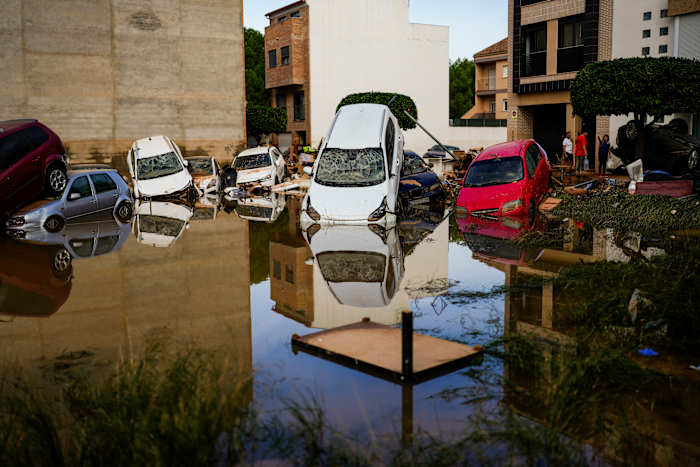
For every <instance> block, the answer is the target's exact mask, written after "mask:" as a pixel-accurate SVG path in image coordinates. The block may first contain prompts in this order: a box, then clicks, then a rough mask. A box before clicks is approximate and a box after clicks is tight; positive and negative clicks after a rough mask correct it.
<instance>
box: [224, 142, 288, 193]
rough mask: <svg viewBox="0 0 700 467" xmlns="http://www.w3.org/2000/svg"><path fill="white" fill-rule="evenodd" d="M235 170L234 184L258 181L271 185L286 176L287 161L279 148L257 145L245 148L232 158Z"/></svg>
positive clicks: (241, 184) (261, 183)
mask: <svg viewBox="0 0 700 467" xmlns="http://www.w3.org/2000/svg"><path fill="white" fill-rule="evenodd" d="M232 167H233V169H234V170H236V186H243V185H251V184H254V183H259V184H260V185H262V186H273V185H277V184H278V183H280V182H282V181H283V180H284V179H285V178H286V176H287V163H286V162H285V160H284V156H282V153H281V152H280V150H279V149H277V148H276V147H274V146H259V147H257V148H252V149H246V150H245V151H243V152H241V153H240V154H238V155H237V156H236V158H235V159H234V160H233V165H232Z"/></svg>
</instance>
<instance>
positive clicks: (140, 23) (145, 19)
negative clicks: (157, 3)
mask: <svg viewBox="0 0 700 467" xmlns="http://www.w3.org/2000/svg"><path fill="white" fill-rule="evenodd" d="M129 24H130V25H132V26H133V27H135V28H136V29H141V30H143V31H156V30H158V29H160V28H161V26H162V25H163V24H162V23H161V21H160V18H158V17H157V16H156V14H155V13H153V12H152V11H144V10H142V11H137V12H136V13H134V14H133V15H131V16H130V17H129Z"/></svg>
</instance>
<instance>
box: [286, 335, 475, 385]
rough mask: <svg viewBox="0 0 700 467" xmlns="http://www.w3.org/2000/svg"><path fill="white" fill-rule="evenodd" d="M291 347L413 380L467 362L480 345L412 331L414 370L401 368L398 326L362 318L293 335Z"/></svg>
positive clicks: (401, 379)
mask: <svg viewBox="0 0 700 467" xmlns="http://www.w3.org/2000/svg"><path fill="white" fill-rule="evenodd" d="M292 345H293V348H294V350H295V351H296V350H302V351H305V352H307V353H312V354H315V355H318V356H320V357H322V358H325V359H327V360H331V361H333V362H336V363H340V364H342V365H345V366H348V367H351V368H356V369H359V370H361V371H364V372H366V373H370V374H373V375H375V376H379V377H382V378H384V379H389V380H392V381H394V382H404V383H416V382H420V381H425V380H428V379H430V378H434V377H436V376H440V375H442V374H447V373H450V372H452V371H455V370H456V369H459V368H462V367H464V366H467V365H468V364H469V363H470V362H471V361H472V360H473V359H474V358H475V357H477V356H480V355H481V353H482V350H481V348H479V347H476V348H475V347H471V346H468V345H464V344H460V343H457V342H451V341H447V340H444V339H438V338H436V337H431V336H426V335H424V334H419V333H416V332H414V333H413V373H412V374H411V375H404V374H402V372H401V329H399V328H394V327H391V326H386V325H383V324H377V323H372V322H369V321H367V322H365V321H363V322H361V323H356V324H350V325H348V326H342V327H339V328H335V329H329V330H327V331H321V332H317V333H315V334H309V335H307V336H303V337H299V336H296V335H295V336H293V337H292Z"/></svg>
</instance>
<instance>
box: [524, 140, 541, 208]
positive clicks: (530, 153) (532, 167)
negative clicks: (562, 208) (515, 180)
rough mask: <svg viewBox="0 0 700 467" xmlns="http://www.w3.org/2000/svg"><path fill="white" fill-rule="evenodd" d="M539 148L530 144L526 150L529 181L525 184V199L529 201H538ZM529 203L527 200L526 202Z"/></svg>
mask: <svg viewBox="0 0 700 467" xmlns="http://www.w3.org/2000/svg"><path fill="white" fill-rule="evenodd" d="M538 153H539V151H537V146H536V145H535V144H534V143H533V144H530V145H529V146H528V147H527V149H526V150H525V167H526V169H527V175H528V180H527V183H526V184H525V197H526V198H527V199H528V200H529V199H536V198H537V196H538V195H537V193H536V191H535V190H536V186H537V179H536V177H537V154H538ZM526 201H527V200H526Z"/></svg>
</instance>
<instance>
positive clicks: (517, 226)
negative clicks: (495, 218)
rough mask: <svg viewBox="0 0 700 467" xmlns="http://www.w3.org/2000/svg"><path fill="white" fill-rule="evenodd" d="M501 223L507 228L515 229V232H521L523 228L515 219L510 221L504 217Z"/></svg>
mask: <svg viewBox="0 0 700 467" xmlns="http://www.w3.org/2000/svg"><path fill="white" fill-rule="evenodd" d="M501 222H502V223H503V225H505V226H506V227H510V228H511V229H515V230H520V228H521V227H522V226H523V224H522V223H520V222H518V221H516V220H515V219H509V218H507V217H504V218H503V219H501Z"/></svg>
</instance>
